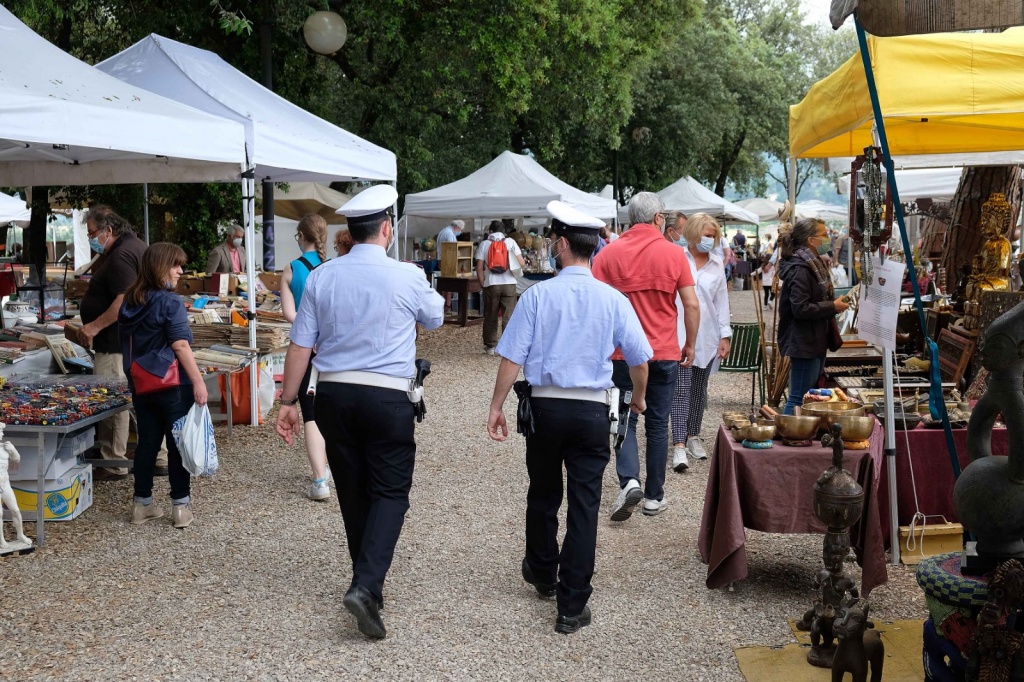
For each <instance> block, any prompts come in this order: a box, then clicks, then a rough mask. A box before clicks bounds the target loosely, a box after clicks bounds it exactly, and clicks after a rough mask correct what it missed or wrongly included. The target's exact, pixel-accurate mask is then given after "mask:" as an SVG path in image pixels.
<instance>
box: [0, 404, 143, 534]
mask: <svg viewBox="0 0 1024 682" xmlns="http://www.w3.org/2000/svg"><path fill="white" fill-rule="evenodd" d="M131 406H132V404H131V403H125V404H123V405H119V406H118V407H113V408H111V409H108V410H103V411H102V412H97V413H96V414H93V415H90V416H88V417H86V418H84V419H80V420H78V421H76V422H72V423H70V424H65V425H61V426H40V425H36V424H8V425H7V427H6V428H5V429H4V431H5V432H6V433H7V434H10V435H15V434H28V435H32V434H35V435H36V437H37V438H38V442H39V445H38V450H37V453H38V454H37V457H36V462H37V470H36V485H37V489H36V491H37V494H36V519H35V521H36V545H38V546H39V547H45V546H46V524H45V517H44V509H43V507H44V503H45V499H46V495H45V494H43V491H45V490H46V487H45V486H46V483H45V480H46V472H47V471H49V469H50V466H52V464H53V460H54V458H55V457H56V455H57V453H58V452H60V448H61V446H62V445H63V444H64V440H65V439H66V438H67V437H68V436H69V435H70V434H74V433H78V432H79V431H82V430H83V429H86V428H88V427H90V426H94V425H96V424H98V423H99V422H101V421H103V420H104V419H106V418H107V417H112V416H114V415H115V414H119V413H121V412H124V411H125V410H128V409H131ZM47 434H56V435H57V436H59V437H60V440H59V441H58V442H57V447H56V449H54V450H53V456H47V455H46V454H45V453H46V452H47V450H46V435H47Z"/></svg>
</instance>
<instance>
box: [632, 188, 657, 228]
mask: <svg viewBox="0 0 1024 682" xmlns="http://www.w3.org/2000/svg"><path fill="white" fill-rule="evenodd" d="M664 212H665V202H664V201H662V199H661V197H659V196H658V195H657V194H655V193H654V192H639V193H637V194H635V195H634V196H633V198H632V199H630V200H629V224H630V225H637V224H639V223H653V222H654V218H655V217H656V216H657V215H658V214H659V213H664Z"/></svg>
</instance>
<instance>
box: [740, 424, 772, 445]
mask: <svg viewBox="0 0 1024 682" xmlns="http://www.w3.org/2000/svg"><path fill="white" fill-rule="evenodd" d="M774 437H775V425H774V424H773V425H771V426H759V425H756V424H755V425H753V426H748V427H747V433H746V439H747V440H749V441H752V442H754V443H763V442H764V441H768V440H771V439H772V438H774Z"/></svg>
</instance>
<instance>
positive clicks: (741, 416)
mask: <svg viewBox="0 0 1024 682" xmlns="http://www.w3.org/2000/svg"><path fill="white" fill-rule="evenodd" d="M735 421H746V422H747V423H748V424H749V423H750V421H749V419H748V415H747V414H746V413H744V412H723V413H722V423H723V424H725V428H727V429H731V428H732V425H733V422H735Z"/></svg>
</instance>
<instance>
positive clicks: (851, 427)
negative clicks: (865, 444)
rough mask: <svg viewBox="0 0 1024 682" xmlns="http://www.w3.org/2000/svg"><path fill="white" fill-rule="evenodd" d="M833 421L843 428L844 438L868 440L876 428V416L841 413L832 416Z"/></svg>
mask: <svg viewBox="0 0 1024 682" xmlns="http://www.w3.org/2000/svg"><path fill="white" fill-rule="evenodd" d="M831 421H832V423H833V424H839V426H841V427H842V428H843V440H848V441H857V440H867V439H868V438H870V437H871V434H872V432H873V431H874V430H875V418H874V417H858V416H854V415H841V416H835V417H831Z"/></svg>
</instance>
